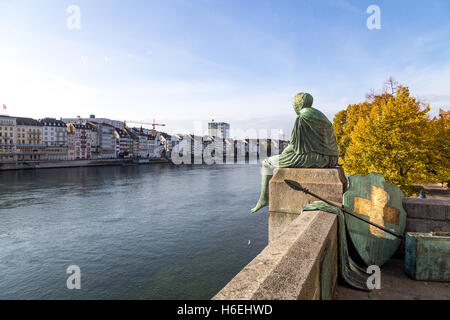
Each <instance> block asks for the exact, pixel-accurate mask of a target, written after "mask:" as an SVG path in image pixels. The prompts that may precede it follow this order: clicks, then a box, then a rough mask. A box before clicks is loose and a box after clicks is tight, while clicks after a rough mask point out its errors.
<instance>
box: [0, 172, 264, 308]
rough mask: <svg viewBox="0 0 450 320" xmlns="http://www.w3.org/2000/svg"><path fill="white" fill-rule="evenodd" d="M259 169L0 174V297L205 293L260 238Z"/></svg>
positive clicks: (237, 266)
mask: <svg viewBox="0 0 450 320" xmlns="http://www.w3.org/2000/svg"><path fill="white" fill-rule="evenodd" d="M259 168H260V167H259V166H256V165H217V166H179V167H177V166H172V165H165V164H161V165H143V166H127V167H97V168H74V169H50V170H35V171H13V172H0V299H210V298H211V297H212V296H214V295H215V294H216V293H217V292H218V291H219V290H220V289H221V288H222V287H223V286H224V285H225V284H226V283H227V282H228V281H229V280H231V279H232V278H233V276H234V275H236V274H237V273H238V272H239V271H240V270H241V268H242V267H244V266H245V265H246V264H247V263H248V262H250V261H251V260H252V259H253V258H254V257H255V256H256V255H257V254H258V253H259V252H260V251H261V250H262V249H263V248H264V247H265V246H266V244H267V209H265V210H262V213H260V214H257V215H252V214H250V213H249V212H250V209H251V208H252V207H253V205H254V204H255V203H256V200H257V199H258V195H259V183H260V175H259V170H260V169H259ZM71 265H76V266H79V268H80V270H81V290H69V289H68V288H67V286H66V281H67V278H68V277H69V276H70V274H67V272H66V271H67V268H68V267H69V266H71Z"/></svg>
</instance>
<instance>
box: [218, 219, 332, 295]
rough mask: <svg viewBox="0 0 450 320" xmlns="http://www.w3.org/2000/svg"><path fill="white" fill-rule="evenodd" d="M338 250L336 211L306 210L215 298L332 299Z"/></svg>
mask: <svg viewBox="0 0 450 320" xmlns="http://www.w3.org/2000/svg"><path fill="white" fill-rule="evenodd" d="M337 252H338V248H337V217H336V215H334V214H330V213H326V212H321V211H308V212H305V213H303V214H302V215H300V216H297V218H296V219H295V220H294V221H292V223H291V224H290V225H289V226H288V228H287V229H286V230H285V231H284V232H283V233H282V234H281V235H280V236H279V237H278V238H277V239H276V240H275V241H273V242H272V243H271V244H270V245H268V246H267V247H266V248H265V249H264V250H263V251H262V252H261V253H260V254H259V255H258V256H257V257H256V258H255V259H253V261H251V262H250V263H249V264H248V265H247V266H246V267H245V268H244V269H243V270H242V271H241V272H240V273H239V274H238V275H237V276H236V277H234V278H233V279H232V280H231V281H230V282H229V283H228V284H227V285H226V286H225V288H223V289H222V290H221V291H220V292H219V293H218V294H217V295H216V296H215V297H214V298H213V299H214V300H318V299H331V298H332V297H333V293H334V290H335V287H336V281H337V273H338V271H337V265H338V263H337V254H338V253H337ZM324 270H325V271H324Z"/></svg>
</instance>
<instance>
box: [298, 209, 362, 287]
mask: <svg viewBox="0 0 450 320" xmlns="http://www.w3.org/2000/svg"><path fill="white" fill-rule="evenodd" d="M316 210H320V211H325V212H329V213H334V214H336V215H337V216H338V248H339V254H338V256H339V272H340V274H341V276H342V278H343V279H344V280H345V282H346V283H347V284H349V285H350V286H352V287H354V288H357V289H360V290H364V291H369V289H368V288H367V279H368V278H369V276H370V275H369V274H367V273H366V272H365V271H364V269H362V268H361V267H359V266H358V265H357V264H356V263H355V262H354V261H353V260H352V258H351V257H350V255H349V253H348V245H347V230H346V225H345V216H344V213H343V212H342V210H340V209H339V208H338V207H335V206H332V205H329V204H327V203H325V202H322V201H317V202H313V203H310V204H308V205H307V206H305V207H304V208H303V210H302V212H303V211H316Z"/></svg>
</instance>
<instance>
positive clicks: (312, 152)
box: [252, 93, 339, 212]
mask: <svg viewBox="0 0 450 320" xmlns="http://www.w3.org/2000/svg"><path fill="white" fill-rule="evenodd" d="M313 101H314V99H313V97H312V96H311V95H310V94H309V93H299V94H298V95H296V96H295V98H294V110H295V112H296V113H297V119H296V120H295V124H294V128H293V130H292V134H291V139H290V143H289V146H288V147H287V148H286V149H285V150H284V151H283V152H282V153H281V154H280V155H277V156H273V157H270V158H267V159H266V160H264V162H263V169H262V181H261V195H260V198H259V201H258V204H257V205H256V207H255V208H253V209H252V212H256V211H258V210H260V209H262V208H263V207H265V206H268V205H269V182H270V179H271V178H272V174H273V169H275V168H333V167H336V165H337V161H338V155H339V153H338V148H337V144H336V136H335V135H334V130H333V126H332V124H331V122H330V121H329V120H328V119H327V117H326V116H325V115H324V114H323V113H322V112H320V111H319V110H317V109H314V108H312V104H313Z"/></svg>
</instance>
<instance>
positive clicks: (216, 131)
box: [208, 120, 230, 139]
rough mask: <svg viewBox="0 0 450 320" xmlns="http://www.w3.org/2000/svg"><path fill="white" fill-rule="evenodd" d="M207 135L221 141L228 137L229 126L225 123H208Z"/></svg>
mask: <svg viewBox="0 0 450 320" xmlns="http://www.w3.org/2000/svg"><path fill="white" fill-rule="evenodd" d="M208 135H209V136H211V137H217V138H222V139H228V138H229V137H230V124H229V123H226V122H215V121H214V120H212V122H210V123H208Z"/></svg>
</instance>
